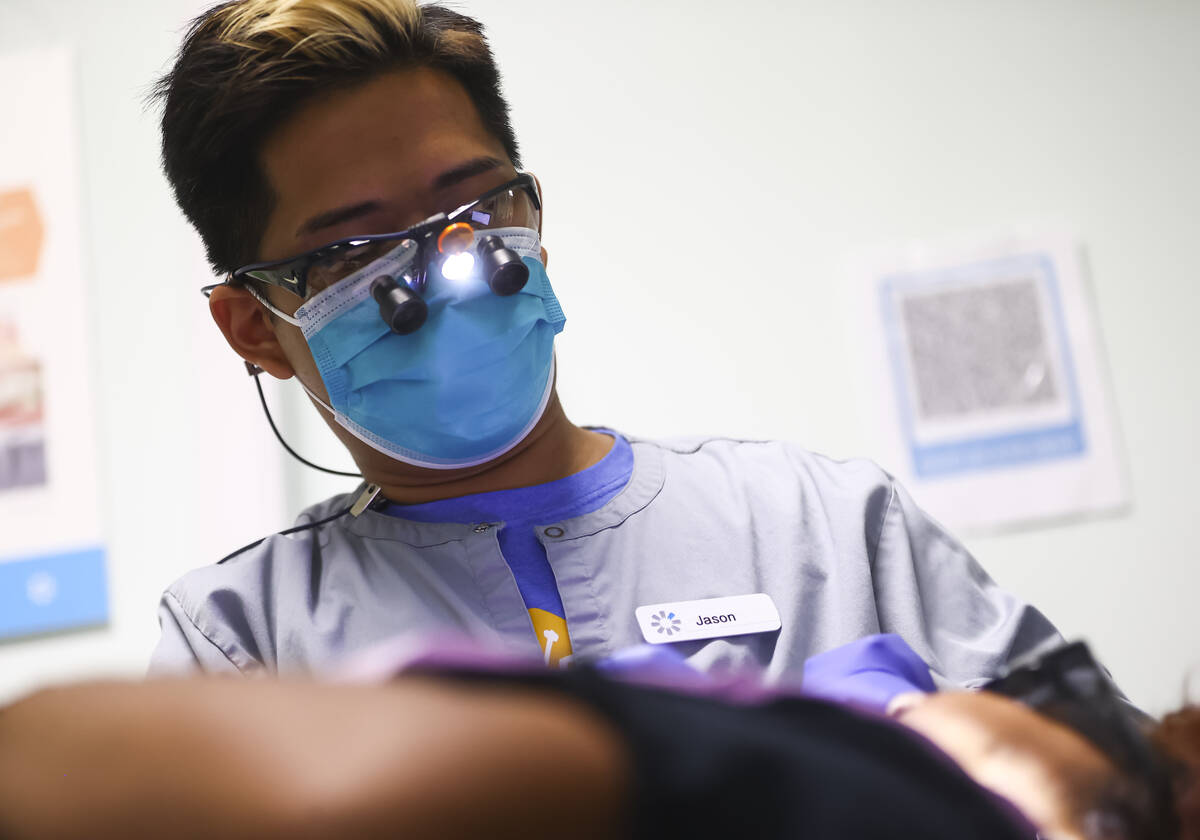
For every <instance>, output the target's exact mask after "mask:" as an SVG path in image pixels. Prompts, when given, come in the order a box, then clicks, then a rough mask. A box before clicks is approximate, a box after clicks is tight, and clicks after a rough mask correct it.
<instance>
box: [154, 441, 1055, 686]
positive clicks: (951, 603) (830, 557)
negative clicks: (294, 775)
mask: <svg viewBox="0 0 1200 840" xmlns="http://www.w3.org/2000/svg"><path fill="white" fill-rule="evenodd" d="M629 440H630V443H631V444H632V447H633V453H634V467H633V474H632V476H631V477H630V479H629V483H628V484H627V485H626V486H625V488H624V490H622V491H621V492H620V493H619V494H618V495H617V496H615V497H614V498H613V499H612V500H611V501H609V502H608V504H606V505H604V506H603V507H602V508H600V509H599V510H597V511H594V512H593V513H589V514H585V515H583V516H578V517H575V518H572V519H567V520H564V521H561V522H547V523H544V525H543V526H541V527H539V528H538V529H537V530H538V539H539V541H540V542H541V543H542V545H543V546H545V549H546V554H547V557H548V559H549V562H550V565H551V567H552V569H553V571H554V576H555V578H556V580H557V582H558V588H559V591H560V593H561V595H562V601H563V605H564V606H565V608H566V620H567V627H568V630H569V632H570V634H571V642H572V646H573V650H574V655H575V658H576V659H596V658H602V657H605V656H608V655H610V654H612V653H614V652H616V651H619V650H621V649H623V648H627V647H629V646H632V645H637V644H640V643H642V641H643V637H642V632H641V629H640V626H639V624H638V622H637V620H636V618H635V615H634V611H635V610H636V608H637V607H639V606H643V605H648V604H660V603H663V602H668V601H688V600H698V599H703V598H716V597H721V596H728V595H744V594H749V593H757V592H764V593H767V594H768V595H770V596H771V598H772V599H773V600H774V603H775V605H776V607H777V608H778V610H779V614H780V619H781V623H782V626H781V627H780V629H779V630H775V631H771V632H765V633H755V634H750V635H741V636H730V637H725V638H712V639H704V640H699V641H683V642H677V643H675V644H674V647H675V648H676V649H677V650H678V651H679V652H680V653H682V654H683V655H684V656H686V657H687V658H688V660H689V661H690V662H691V663H692V664H694V665H696V666H698V667H701V668H703V669H705V670H721V671H725V670H727V669H740V668H743V667H753V668H754V669H756V670H759V671H760V672H761V673H762V675H763V676H764V677H765V678H766V680H767V681H769V682H780V681H785V682H791V681H797V680H798V679H799V675H800V674H801V670H802V665H803V663H804V660H805V659H806V658H808V657H809V656H812V655H814V654H817V653H820V652H822V651H825V650H829V649H830V648H833V647H837V646H839V645H842V644H845V643H847V642H851V641H853V640H855V639H858V638H861V637H863V636H867V635H870V634H874V633H896V634H898V635H899V636H901V637H902V638H903V639H904V640H905V641H906V642H907V643H908V644H909V646H910V647H911V648H912V649H913V650H914V651H915V652H916V653H917V654H918V655H919V656H920V657H921V658H922V659H923V660H925V662H926V663H928V664H929V665H930V667H931V668H932V670H933V671H934V673H935V675H936V676H937V677H940V679H939V682H943V683H953V684H959V685H964V686H972V685H977V684H979V683H980V682H983V681H984V680H986V679H989V678H991V677H993V676H995V675H996V673H997V671H998V670H999V669H1000V667H1001V666H1002V665H1003V664H1004V663H1005V662H1008V661H1011V660H1013V659H1016V658H1019V657H1021V656H1022V655H1024V654H1026V653H1029V652H1032V651H1034V650H1037V649H1040V648H1042V647H1043V646H1047V645H1051V644H1054V643H1058V642H1061V637H1060V636H1059V634H1058V632H1057V631H1056V630H1055V628H1054V626H1053V625H1052V624H1051V623H1050V622H1049V621H1048V620H1047V619H1046V618H1045V617H1044V616H1043V615H1042V614H1041V613H1040V612H1039V611H1038V610H1037V609H1035V608H1034V607H1032V606H1030V605H1029V604H1027V603H1025V602H1023V601H1021V600H1020V599H1018V598H1016V597H1014V596H1013V595H1011V594H1009V593H1007V592H1005V591H1004V590H1002V589H1000V588H999V587H998V586H996V584H995V583H993V582H992V580H991V579H990V578H989V577H988V575H987V573H986V572H984V570H983V569H982V568H981V567H980V566H979V564H978V563H977V562H976V561H975V560H974V558H972V557H971V556H970V554H968V553H967V551H966V550H965V549H964V548H963V547H962V546H961V545H959V544H958V543H957V542H956V541H955V540H954V539H953V538H952V537H950V536H949V535H947V534H946V532H945V531H943V530H942V528H941V527H940V526H939V525H938V524H937V523H936V522H934V521H933V520H932V519H930V518H929V517H928V516H927V515H925V514H924V513H923V512H922V511H921V510H920V509H919V508H918V507H917V506H916V505H915V504H914V503H913V501H912V499H911V498H910V497H909V496H908V494H907V493H906V492H905V491H904V490H903V488H901V487H900V486H899V485H898V484H897V483H896V481H895V480H894V479H893V478H892V477H891V476H889V475H888V474H886V473H885V472H883V471H882V470H881V469H879V467H877V466H875V465H874V464H872V463H870V462H868V461H862V460H854V461H841V462H840V461H834V460H831V459H829V458H825V457H822V456H819V455H815V454H813V453H810V452H808V451H806V450H804V449H802V448H800V447H798V446H795V445H792V444H789V443H783V442H769V441H763V442H760V441H739V440H730V439H724V438H708V439H696V440H675V441H650V440H639V439H636V438H629ZM351 501H352V499H351V497H350V496H336V497H334V498H332V499H329V500H326V501H324V502H322V503H320V504H317V505H314V506H313V507H311V508H308V509H307V510H306V511H304V513H303V514H301V516H300V518H299V520H298V521H299V522H300V523H303V522H311V521H315V520H317V519H320V518H323V517H325V516H329V515H331V514H333V513H336V512H337V511H338V510H339V509H341V508H345V507H347V506H348V505H349V504H350V502H351ZM502 527H504V523H502V522H487V523H481V522H468V523H433V524H431V523H421V522H413V521H409V520H405V519H401V518H398V517H395V516H390V515H387V514H383V513H379V512H376V511H371V510H368V511H366V512H364V513H363V514H361V515H360V516H358V517H351V516H348V515H347V516H343V517H341V518H339V519H336V520H335V521H333V522H330V523H328V524H325V525H322V526H320V527H319V528H316V529H312V530H306V531H301V532H299V533H297V534H294V535H290V536H279V535H275V536H272V537H269V538H267V539H266V540H265V541H264V542H263V543H261V544H260V545H258V546H257V547H255V548H253V549H250V550H248V551H245V552H243V553H241V554H239V555H238V556H236V557H235V558H233V559H231V560H229V561H228V562H226V563H223V564H221V565H213V566H208V567H205V568H201V569H197V570H195V571H192V572H190V573H188V574H186V575H184V576H183V577H182V578H180V579H179V580H178V581H176V582H175V583H174V584H172V585H171V586H170V587H169V588H168V589H167V591H166V592H165V593H164V594H163V598H162V602H161V605H160V609H159V622H160V626H161V628H162V638H161V640H160V642H159V644H158V647H157V648H156V650H155V651H154V655H153V658H152V661H151V669H150V670H151V673H152V674H164V673H179V672H187V671H194V670H204V671H210V672H221V671H226V672H243V673H250V672H255V671H260V670H263V669H265V670H268V671H280V672H297V671H304V670H309V669H314V668H322V667H327V666H329V665H331V664H333V663H335V662H337V661H339V660H340V659H343V658H345V657H346V656H348V655H350V654H353V653H355V652H358V651H361V650H362V649H364V648H366V647H367V646H369V645H371V644H373V643H376V642H379V641H382V640H385V639H389V638H392V637H395V636H397V635H400V634H412V633H414V632H415V633H421V634H424V636H425V638H426V640H427V641H429V640H432V641H433V642H434V643H435V644H436V640H437V638H438V637H439V636H441V637H443V638H449V637H454V638H461V637H462V636H463V635H467V636H470V637H473V638H476V639H479V640H481V641H483V642H485V643H489V644H493V645H499V646H502V647H504V648H506V649H507V650H509V651H511V652H513V653H516V654H521V655H526V656H529V657H530V658H533V657H538V658H540V656H541V649H540V646H539V644H538V641H537V639H536V638H535V637H534V631H533V625H532V622H531V621H530V617H529V613H528V612H527V611H526V608H525V604H524V603H523V602H522V600H521V595H520V593H519V592H518V591H517V584H516V581H515V580H514V578H513V575H512V572H511V571H510V570H509V568H508V565H507V564H506V563H505V561H504V557H503V556H502V555H501V553H500V548H499V544H498V542H497V537H496V535H497V529H499V528H502Z"/></svg>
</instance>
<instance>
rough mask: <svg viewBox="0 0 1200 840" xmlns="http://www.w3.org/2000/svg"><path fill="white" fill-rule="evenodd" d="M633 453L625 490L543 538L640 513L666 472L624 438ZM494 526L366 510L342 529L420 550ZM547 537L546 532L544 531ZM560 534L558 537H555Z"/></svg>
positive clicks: (656, 458)
mask: <svg viewBox="0 0 1200 840" xmlns="http://www.w3.org/2000/svg"><path fill="white" fill-rule="evenodd" d="M626 440H628V441H629V443H630V446H631V447H632V448H633V474H632V475H630V477H629V481H628V483H627V484H626V485H625V487H624V489H622V490H621V492H619V493H618V494H617V495H616V496H614V497H613V498H612V499H611V500H609V502H608V503H607V504H605V505H604V506H603V507H601V508H600V509H599V510H595V511H592V512H591V513H585V514H583V515H582V516H576V517H572V518H570V519H564V520H562V521H561V522H547V523H544V525H545V526H546V527H541V528H539V533H541V534H542V535H543V536H544V537H545V538H546V539H549V540H552V541H553V542H565V541H568V540H572V539H579V538H581V537H589V536H592V535H593V534H597V533H599V532H600V531H603V530H606V529H608V528H615V527H617V526H618V525H620V524H621V523H622V522H624V521H625V520H626V519H628V518H629V517H631V516H633V515H634V514H635V513H637V512H638V511H640V510H642V509H643V508H645V507H646V506H647V505H649V504H650V502H652V501H654V498H655V497H656V496H657V495H658V494H659V492H660V491H661V490H662V488H663V481H664V479H665V471H664V469H663V454H662V451H661V450H660V449H659V448H658V447H654V446H638V441H637V439H635V438H631V437H628V436H626ZM499 524H501V523H498V522H468V523H459V522H414V521H412V520H409V519H402V518H400V517H397V516H393V515H391V514H389V513H383V512H380V511H376V510H368V511H365V512H364V513H363V514H362V515H361V516H358V517H355V518H353V519H349V520H348V521H347V522H346V525H345V527H346V529H347V530H348V531H350V533H352V534H357V535H358V536H362V537H368V538H371V539H379V540H395V541H397V542H401V543H405V544H406V545H411V546H414V547H417V548H425V547H429V546H433V545H440V544H442V543H447V542H452V541H455V540H464V539H470V538H471V537H474V536H477V535H479V534H482V533H486V532H487V531H488V530H489V527H487V526H491V527H494V526H497V525H499ZM548 531H549V532H550V533H546V532H548ZM559 531H561V533H558V532H559Z"/></svg>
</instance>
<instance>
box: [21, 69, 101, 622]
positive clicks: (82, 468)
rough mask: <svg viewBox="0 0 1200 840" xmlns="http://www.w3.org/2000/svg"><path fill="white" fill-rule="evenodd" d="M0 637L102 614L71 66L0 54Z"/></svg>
mask: <svg viewBox="0 0 1200 840" xmlns="http://www.w3.org/2000/svg"><path fill="white" fill-rule="evenodd" d="M0 78H4V79H10V80H11V79H20V80H24V83H23V84H18V85H5V86H3V88H0V123H3V125H4V130H3V132H0V638H14V637H21V636H28V635H33V634H40V633H47V632H54V631H60V630H65V629H70V628H77V627H89V626H95V625H98V624H102V623H104V622H105V621H107V618H108V591H107V576H106V564H105V555H106V552H105V545H104V539H103V536H102V535H103V528H102V523H101V511H100V499H99V495H98V487H99V482H98V476H97V458H96V426H95V422H94V418H95V413H94V410H93V402H92V393H91V386H92V379H91V359H92V357H93V354H92V352H91V341H90V333H91V330H90V324H89V321H88V313H87V288H86V285H85V282H84V273H83V271H84V267H83V260H82V247H81V239H80V200H79V165H78V164H79V151H78V125H77V122H76V115H75V109H76V96H75V90H74V69H73V65H72V61H71V57H70V54H69V53H68V52H67V51H65V50H39V51H36V52H28V53H21V54H15V55H6V56H0Z"/></svg>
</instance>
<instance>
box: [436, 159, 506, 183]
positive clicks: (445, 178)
mask: <svg viewBox="0 0 1200 840" xmlns="http://www.w3.org/2000/svg"><path fill="white" fill-rule="evenodd" d="M504 165H505V164H504V161H502V160H500V159H499V158H494V157H488V156H485V157H477V158H474V159H473V160H469V161H467V162H466V163H463V164H459V165H458V166H456V167H454V168H453V169H447V170H446V171H445V172H443V173H442V174H440V175H438V176H437V177H436V178H434V179H433V182H432V184H431V186H432V187H433V191H434V192H440V191H442V190H445V189H449V188H450V187H453V186H454V185H455V184H458V183H461V182H462V181H465V180H467V179H468V178H474V177H475V176H476V175H482V174H483V173H485V172H491V171H492V170H493V169H499V168H500V167H501V166H504Z"/></svg>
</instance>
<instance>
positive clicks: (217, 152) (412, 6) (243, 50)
mask: <svg viewBox="0 0 1200 840" xmlns="http://www.w3.org/2000/svg"><path fill="white" fill-rule="evenodd" d="M416 67H429V68H434V69H437V70H441V71H443V72H445V73H447V74H449V75H450V76H451V77H453V78H454V79H455V80H456V81H458V82H459V83H460V84H461V85H462V86H463V87H464V88H465V89H466V92H467V94H468V96H470V98H471V101H472V102H473V103H474V104H475V107H476V108H477V109H478V111H479V115H480V117H481V118H482V120H483V124H484V126H485V127H486V128H487V129H488V130H489V131H490V132H491V133H492V134H493V135H494V136H495V137H496V138H497V139H498V140H499V141H500V143H501V145H503V147H504V150H505V151H506V152H507V153H508V156H509V158H510V159H511V160H512V162H513V164H514V165H517V166H519V165H520V156H519V152H518V150H517V141H516V137H515V136H514V134H513V129H512V123H511V121H510V119H509V110H508V103H507V102H506V101H505V99H504V96H503V94H502V93H501V89H500V72H499V69H498V68H497V67H496V62H495V59H494V58H493V56H492V52H491V49H490V47H489V46H488V43H487V39H486V38H485V37H484V33H483V25H482V24H481V23H479V22H478V21H477V20H475V19H473V18H470V17H467V16H466V15H462V14H459V13H457V12H454V11H451V10H449V9H446V8H444V7H442V6H438V5H424V6H419V5H417V3H416V2H415V0H298V2H281V0H235V2H228V3H222V4H220V5H218V6H215V7H213V8H212V9H210V10H209V11H207V12H205V13H204V14H202V15H200V16H199V17H198V18H196V19H195V20H194V21H192V24H191V26H190V28H189V29H188V32H187V35H186V36H185V38H184V41H183V45H182V46H181V47H180V49H179V55H178V56H177V57H176V60H175V64H174V66H173V67H172V68H171V70H170V72H169V73H167V74H166V75H165V76H163V78H162V79H161V80H159V82H158V84H157V85H156V86H155V88H154V93H153V97H154V98H155V99H157V100H160V101H162V103H163V114H162V160H163V170H164V171H165V172H166V175H167V179H168V180H169V181H170V182H171V187H172V189H173V190H174V192H175V200H176V202H177V203H178V204H179V207H180V209H181V210H183V213H184V215H185V216H187V218H188V221H190V222H191V223H192V225H193V226H194V227H195V228H196V230H197V232H199V234H200V237H201V239H203V240H204V246H205V249H206V251H207V254H208V260H209V262H210V263H211V264H212V267H213V269H214V271H216V272H217V273H219V274H225V273H228V272H231V271H233V270H234V269H235V268H237V267H239V266H241V265H244V264H246V263H248V262H252V261H253V260H254V259H255V258H256V257H257V256H258V254H257V250H258V247H259V244H260V242H261V240H262V236H263V233H264V231H265V229H266V225H267V219H268V217H269V216H270V213H271V211H272V209H273V207H274V200H275V198H274V196H273V194H272V191H271V188H270V185H269V184H268V182H267V178H266V175H265V173H264V172H263V170H262V166H261V163H260V159H259V158H260V151H261V148H262V144H263V143H264V141H265V140H266V139H267V136H268V135H269V134H270V132H271V131H272V129H274V128H275V127H277V126H278V125H279V124H280V123H281V122H282V121H283V120H285V119H286V118H287V117H288V116H289V115H290V114H292V113H294V112H295V111H296V110H297V109H298V108H299V107H300V106H301V105H302V104H303V103H305V102H306V101H308V100H309V99H311V98H312V97H313V96H314V95H315V94H317V93H321V92H325V91H328V90H332V89H338V88H345V87H350V86H353V85H356V84H360V83H362V82H365V81H367V80H368V79H370V78H373V77H374V76H377V75H379V74H380V73H383V72H388V71H391V70H402V69H410V68H416Z"/></svg>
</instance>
